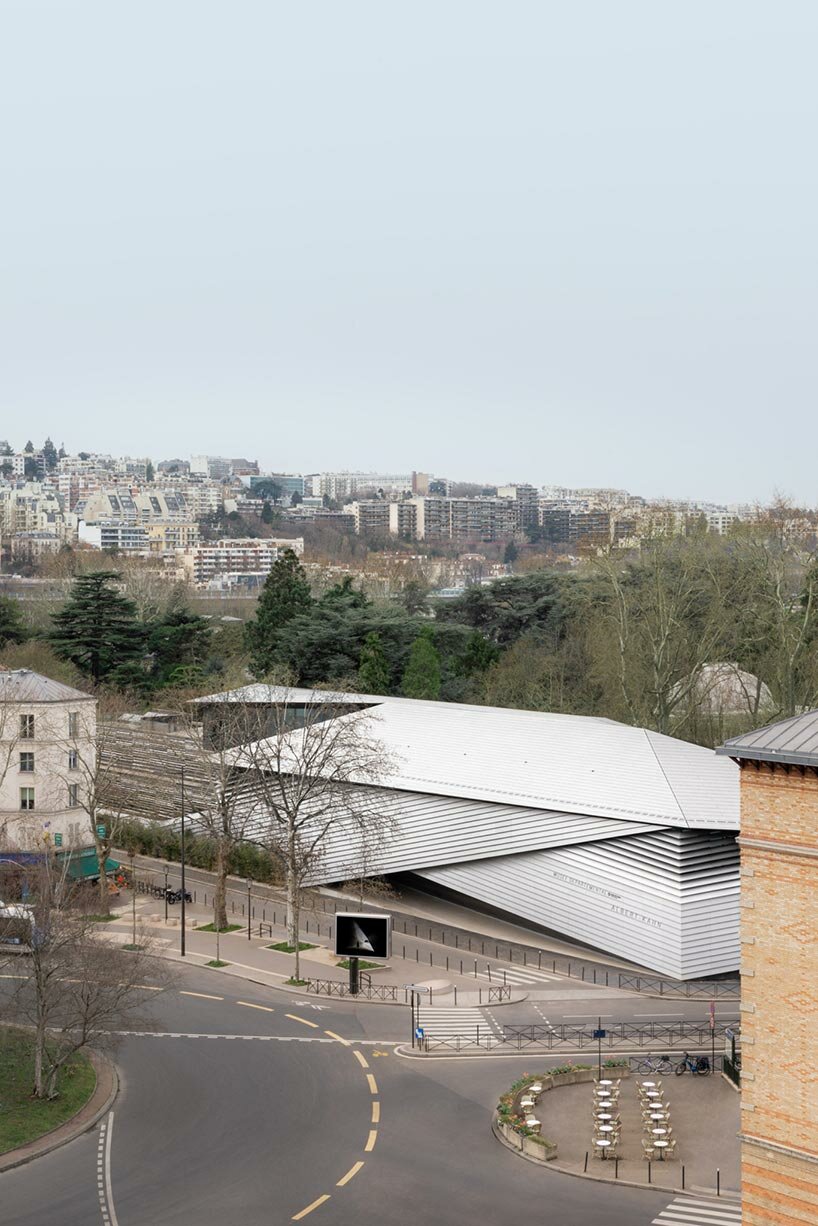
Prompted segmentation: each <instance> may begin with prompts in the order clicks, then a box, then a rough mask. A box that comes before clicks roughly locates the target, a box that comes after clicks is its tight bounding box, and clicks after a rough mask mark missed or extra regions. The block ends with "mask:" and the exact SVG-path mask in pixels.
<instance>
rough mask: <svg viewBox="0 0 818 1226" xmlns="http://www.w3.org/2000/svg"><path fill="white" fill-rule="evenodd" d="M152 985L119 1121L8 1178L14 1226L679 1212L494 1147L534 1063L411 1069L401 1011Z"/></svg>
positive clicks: (124, 1076) (123, 1072) (584, 1225)
mask: <svg viewBox="0 0 818 1226" xmlns="http://www.w3.org/2000/svg"><path fill="white" fill-rule="evenodd" d="M150 988H151V985H150V983H147V984H146V992H145V1006H144V1010H143V1017H142V1020H141V1022H140V1025H139V1026H138V1027H137V1026H134V1027H133V1028H132V1029H130V1030H128V1031H123V1032H120V1033H119V1034H117V1035H116V1036H114V1037H113V1042H114V1044H115V1046H114V1050H113V1053H112V1054H113V1058H114V1059H115V1061H116V1064H117V1068H118V1070H119V1076H120V1093H119V1095H118V1098H117V1100H116V1102H115V1103H114V1104H113V1108H112V1111H111V1112H109V1114H108V1115H107V1116H106V1117H105V1118H104V1119H103V1120H102V1121H101V1123H100V1124H98V1125H96V1126H95V1127H94V1128H93V1129H92V1130H91V1131H89V1132H86V1133H85V1134H84V1135H82V1136H80V1137H79V1138H78V1139H77V1140H75V1141H73V1142H71V1143H70V1144H68V1145H66V1146H64V1147H62V1148H61V1149H59V1150H57V1151H55V1152H53V1153H50V1154H47V1155H45V1156H43V1157H42V1158H39V1159H37V1160H36V1161H34V1162H32V1163H29V1164H28V1165H26V1166H24V1167H20V1168H17V1169H14V1170H10V1171H7V1172H5V1173H4V1174H2V1175H0V1195H2V1197H3V1204H4V1221H5V1222H7V1223H9V1224H10V1226H42V1223H44V1222H47V1221H50V1222H55V1223H59V1226H89V1224H90V1223H102V1224H103V1226H154V1224H155V1226H216V1224H219V1226H223V1224H224V1223H229V1224H230V1226H233V1224H234V1223H235V1224H238V1223H246V1224H247V1226H256V1224H258V1226H262V1224H264V1226H269V1224H270V1223H273V1224H278V1223H282V1224H283V1223H286V1222H290V1221H308V1222H309V1223H310V1226H313V1223H315V1224H316V1226H321V1224H322V1223H326V1226H346V1224H347V1223H349V1226H352V1224H353V1223H354V1224H356V1226H358V1224H361V1226H369V1224H370V1223H371V1226H382V1224H383V1223H384V1222H392V1221H394V1222H404V1221H406V1222H412V1223H424V1224H425V1223H429V1226H432V1224H433V1223H434V1224H438V1223H441V1224H444V1226H467V1224H468V1226H473V1224H474V1223H491V1224H493V1223H502V1222H505V1221H508V1220H509V1219H510V1218H511V1217H516V1216H520V1215H521V1216H523V1217H524V1218H530V1219H531V1220H537V1221H545V1222H553V1223H554V1224H555V1226H595V1224H596V1223H600V1226H602V1224H603V1223H604V1224H605V1226H649V1223H652V1222H653V1221H654V1220H655V1219H656V1217H657V1215H658V1214H659V1213H660V1212H661V1211H662V1210H663V1209H664V1207H665V1206H666V1205H667V1203H668V1199H669V1197H668V1194H667V1193H659V1192H654V1191H646V1190H641V1189H639V1190H637V1189H629V1188H624V1187H623V1188H616V1189H610V1190H606V1192H605V1193H604V1195H603V1196H600V1191H599V1188H598V1187H594V1186H593V1185H589V1184H588V1183H584V1182H583V1181H582V1180H578V1179H575V1178H573V1177H572V1176H570V1175H562V1174H559V1173H557V1172H550V1171H549V1172H544V1171H541V1170H539V1169H537V1168H535V1167H533V1166H532V1164H529V1163H523V1162H519V1160H517V1159H515V1157H514V1155H513V1154H511V1153H509V1152H508V1151H506V1150H505V1149H503V1148H502V1147H501V1146H499V1145H497V1143H496V1141H495V1140H494V1138H493V1137H492V1135H491V1118H492V1109H493V1107H494V1104H495V1103H496V1101H497V1098H498V1096H499V1094H500V1093H502V1091H503V1089H504V1087H505V1086H506V1085H507V1084H508V1082H509V1080H510V1077H512V1076H515V1075H517V1071H518V1070H519V1072H523V1071H525V1069H526V1067H527V1061H526V1058H525V1057H506V1058H502V1059H495V1058H492V1057H487V1058H485V1059H477V1060H470V1059H467V1060H457V1059H451V1060H449V1059H442V1060H427V1061H424V1060H417V1059H414V1060H412V1059H401V1058H400V1056H399V1054H398V1048H399V1047H400V1045H401V1044H402V1043H404V1042H405V1039H406V1019H405V1018H404V1017H403V1016H402V1015H403V1012H404V1011H403V1010H397V1009H395V1008H394V1007H389V1006H379V1005H364V1006H361V1005H355V1004H354V1003H347V1002H337V1003H335V1002H333V1003H332V1004H331V1005H330V1004H329V1003H327V1004H324V1003H318V1002H316V1001H313V1000H307V999H305V998H303V997H298V996H296V995H294V994H292V993H290V992H288V991H287V990H286V988H281V989H275V988H266V987H263V986H261V985H256V984H253V983H249V982H241V981H237V979H236V978H235V977H227V976H224V975H223V974H220V973H219V972H217V971H209V970H205V969H200V968H187V967H186V968H184V969H183V970H182V971H181V972H180V974H179V976H178V978H177V980H176V983H175V985H174V987H173V988H171V989H170V990H168V991H166V992H162V993H158V992H157V993H155V994H154V993H152V992H151V991H150ZM711 1220H712V1219H711ZM691 1221H695V1219H691Z"/></svg>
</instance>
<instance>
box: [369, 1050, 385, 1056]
mask: <svg viewBox="0 0 818 1226" xmlns="http://www.w3.org/2000/svg"><path fill="white" fill-rule="evenodd" d="M372 1055H373V1056H388V1055H389V1052H388V1051H373V1053H372Z"/></svg>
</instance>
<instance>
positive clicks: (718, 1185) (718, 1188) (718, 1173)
mask: <svg viewBox="0 0 818 1226" xmlns="http://www.w3.org/2000/svg"><path fill="white" fill-rule="evenodd" d="M716 1196H721V1171H720V1170H719V1169H718V1167H717V1168H716Z"/></svg>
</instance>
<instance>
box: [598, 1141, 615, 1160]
mask: <svg viewBox="0 0 818 1226" xmlns="http://www.w3.org/2000/svg"><path fill="white" fill-rule="evenodd" d="M610 1144H611V1142H610V1141H608V1140H606V1139H605V1138H602V1140H600V1141H594V1145H595V1146H596V1147H597V1149H601V1150H602V1157H603V1158H604V1157H605V1156H606V1155H605V1150H606V1149H607V1148H608V1146H609V1145H610Z"/></svg>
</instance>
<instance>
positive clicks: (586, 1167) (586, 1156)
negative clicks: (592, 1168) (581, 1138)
mask: <svg viewBox="0 0 818 1226" xmlns="http://www.w3.org/2000/svg"><path fill="white" fill-rule="evenodd" d="M583 1170H584V1172H585V1174H587V1173H588V1151H587V1149H586V1151H585V1166H584V1167H583Z"/></svg>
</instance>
